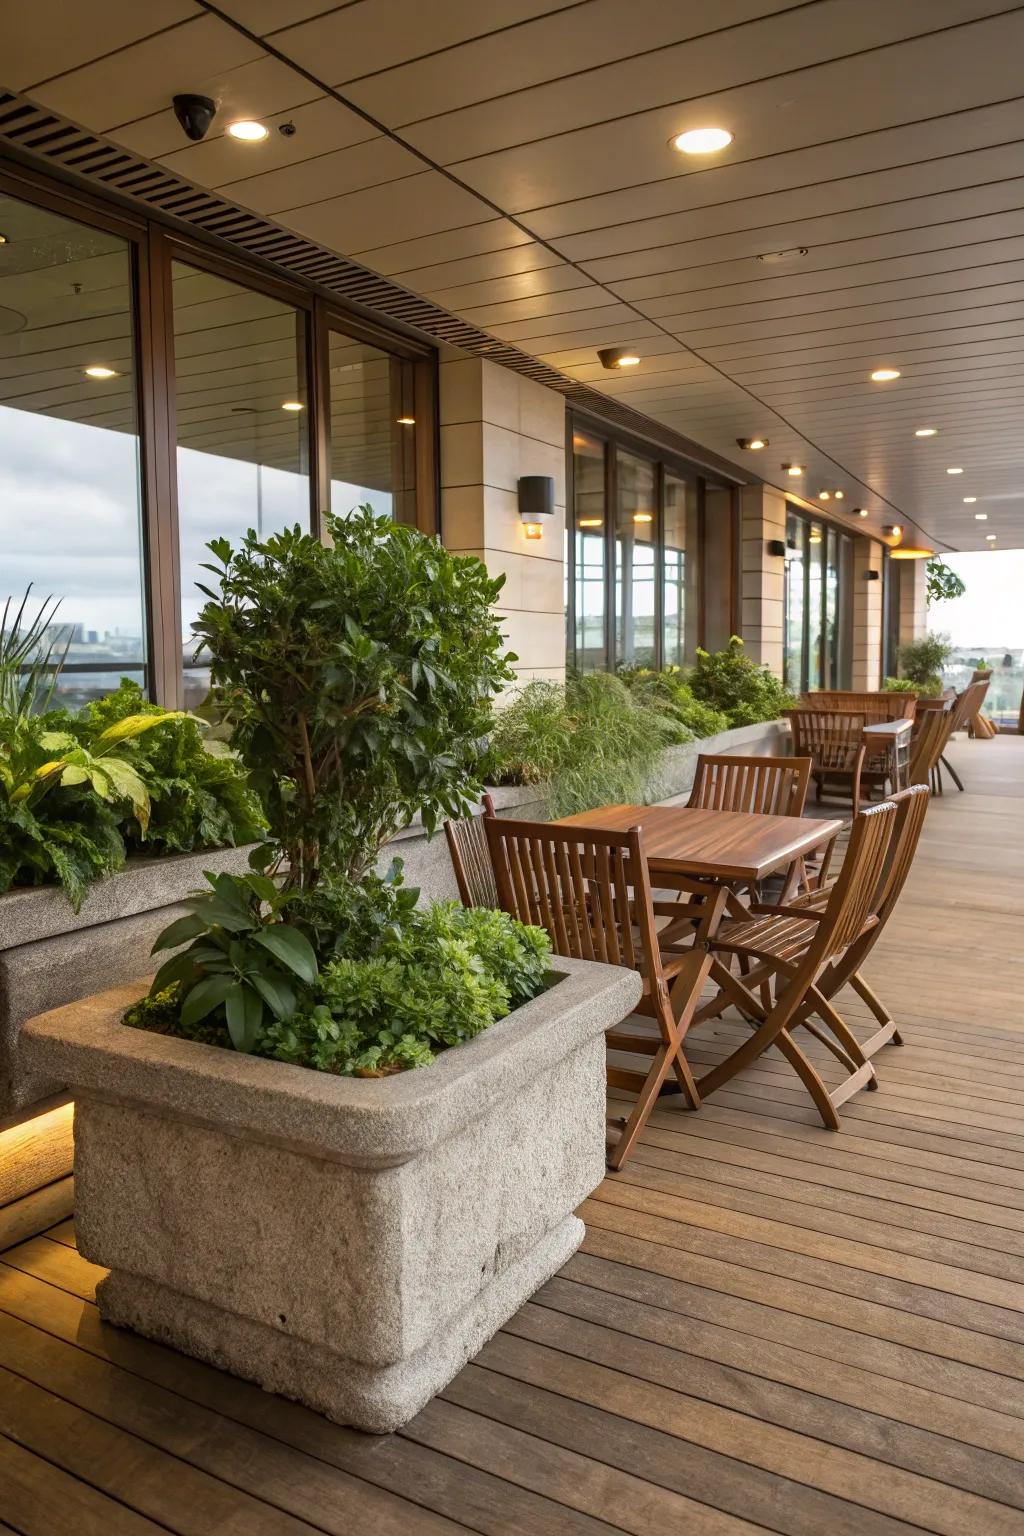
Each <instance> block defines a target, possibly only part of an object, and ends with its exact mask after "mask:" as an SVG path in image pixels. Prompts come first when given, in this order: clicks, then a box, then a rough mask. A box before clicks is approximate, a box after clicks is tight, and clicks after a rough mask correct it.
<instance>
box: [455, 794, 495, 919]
mask: <svg viewBox="0 0 1024 1536" xmlns="http://www.w3.org/2000/svg"><path fill="white" fill-rule="evenodd" d="M483 808H484V809H483V815H482V816H469V817H467V818H466V820H465V821H446V822H445V824H444V835H445V838H446V839H447V842H448V852H449V854H450V855H451V860H452V869H453V870H454V871H455V883H456V885H457V886H458V888H459V899H460V901H461V902H462V905H463V906H464V907H497V906H498V905H499V902H498V882H497V881H496V880H495V878H494V866H493V865H492V863H491V853H490V849H489V848H488V846H487V833H486V831H485V830H484V820H485V818H486V817H488V816H493V815H494V801H493V800H492V799H491V797H490V795H484V797H483Z"/></svg>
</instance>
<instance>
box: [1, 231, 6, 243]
mask: <svg viewBox="0 0 1024 1536" xmlns="http://www.w3.org/2000/svg"><path fill="white" fill-rule="evenodd" d="M6 244H7V236H6V235H5V234H4V233H3V231H2V230H0V245H6Z"/></svg>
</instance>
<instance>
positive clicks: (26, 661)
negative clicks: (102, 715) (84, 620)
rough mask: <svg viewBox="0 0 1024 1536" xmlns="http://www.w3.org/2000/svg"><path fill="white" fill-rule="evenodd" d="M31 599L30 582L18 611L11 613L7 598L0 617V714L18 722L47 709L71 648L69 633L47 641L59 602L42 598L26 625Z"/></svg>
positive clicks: (10, 602) (10, 601)
mask: <svg viewBox="0 0 1024 1536" xmlns="http://www.w3.org/2000/svg"><path fill="white" fill-rule="evenodd" d="M31 596H32V583H31V582H30V583H29V585H28V586H27V587H26V589H25V595H24V596H23V597H22V599H21V602H20V603H19V604H18V607H17V608H16V609H15V610H14V611H13V612H12V610H11V604H12V601H13V599H12V598H10V597H9V598H8V599H7V601H6V602H5V603H4V611H3V613H2V614H0V711H2V712H3V714H5V715H13V716H15V717H20V718H25V717H26V716H28V715H31V714H36V713H40V712H43V711H45V710H48V709H49V708H50V705H51V704H52V702H53V695H54V691H55V689H56V687H57V679H58V678H59V676H60V670H61V667H62V666H63V665H64V662H65V660H66V658H67V654H68V647H69V645H70V644H71V631H70V629H69V630H67V631H66V632H65V633H64V634H63V635H60V634H59V633H58V635H56V636H53V637H51V638H48V637H50V635H51V631H52V629H53V621H54V619H55V617H56V615H57V609H58V608H59V607H60V599H59V598H54V597H46V598H44V599H43V601H42V602H41V603H40V605H39V611H38V612H37V614H36V615H35V617H34V618H33V619H29V620H27V621H26V618H25V610H26V608H27V607H28V604H29V599H30V598H31ZM62 641H63V644H62Z"/></svg>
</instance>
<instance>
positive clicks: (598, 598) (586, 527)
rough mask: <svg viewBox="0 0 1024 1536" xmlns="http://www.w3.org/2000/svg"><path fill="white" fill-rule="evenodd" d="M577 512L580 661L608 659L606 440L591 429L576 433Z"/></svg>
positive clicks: (596, 664) (584, 664) (591, 663)
mask: <svg viewBox="0 0 1024 1536" xmlns="http://www.w3.org/2000/svg"><path fill="white" fill-rule="evenodd" d="M572 452H573V482H572V483H573V517H574V522H575V526H576V559H575V598H576V605H575V616H576V634H575V651H576V665H577V667H579V668H580V670H581V671H584V672H586V671H593V670H595V669H600V668H602V667H604V665H605V659H606V657H605V636H604V623H605V574H604V572H605V567H604V549H605V504H604V503H605V496H604V443H603V442H602V441H601V440H600V438H597V437H591V436H590V435H589V434H588V433H585V432H579V431H576V432H574V433H573V435H572Z"/></svg>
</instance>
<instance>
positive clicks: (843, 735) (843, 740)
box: [785, 709, 866, 814]
mask: <svg viewBox="0 0 1024 1536" xmlns="http://www.w3.org/2000/svg"><path fill="white" fill-rule="evenodd" d="M785 714H786V715H787V717H788V719H789V722H790V725H791V727H792V730H793V755H794V757H809V758H811V759H812V765H811V775H812V777H813V779H814V783H815V787H816V790H817V798H818V799H819V800H820V799H821V790H822V783H823V781H824V780H825V779H826V778H829V777H835V776H838V777H842V778H848V779H849V780H850V789H851V795H852V799H853V809H854V814H856V812H857V811H858V810H859V809H860V781H861V774H862V773H863V770H864V751H865V749H864V725H865V723H866V722H865V719H864V716H863V714H861V713H859V712H856V711H853V710H835V709H832V710H823V709H787V710H786V711H785Z"/></svg>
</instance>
